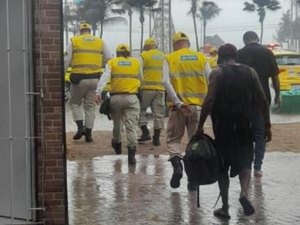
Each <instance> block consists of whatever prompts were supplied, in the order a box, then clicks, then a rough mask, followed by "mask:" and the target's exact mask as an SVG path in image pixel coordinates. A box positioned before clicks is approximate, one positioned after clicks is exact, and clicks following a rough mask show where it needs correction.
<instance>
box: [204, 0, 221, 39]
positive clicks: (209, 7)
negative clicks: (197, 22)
mask: <svg viewBox="0 0 300 225" xmlns="http://www.w3.org/2000/svg"><path fill="white" fill-rule="evenodd" d="M220 11H221V9H220V8H219V6H218V5H217V4H216V3H215V2H213V1H204V2H202V5H201V7H200V8H199V12H200V18H201V19H202V23H203V44H205V38H206V25H207V21H209V20H211V19H213V18H215V17H216V16H217V15H219V13H220Z"/></svg>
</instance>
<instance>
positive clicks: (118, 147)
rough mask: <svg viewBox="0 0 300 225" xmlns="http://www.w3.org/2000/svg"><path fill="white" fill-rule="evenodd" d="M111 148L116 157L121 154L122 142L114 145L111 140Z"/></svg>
mask: <svg viewBox="0 0 300 225" xmlns="http://www.w3.org/2000/svg"><path fill="white" fill-rule="evenodd" d="M111 147H112V148H113V149H114V150H115V153H116V154H117V155H120V154H122V142H119V143H116V142H114V141H113V140H111Z"/></svg>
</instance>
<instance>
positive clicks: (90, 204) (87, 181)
mask: <svg viewBox="0 0 300 225" xmlns="http://www.w3.org/2000/svg"><path fill="white" fill-rule="evenodd" d="M299 162H300V154H295V153H267V154H266V159H265V164H264V176H263V178H261V179H257V178H253V179H252V180H251V185H250V186H251V188H250V190H249V194H250V199H251V201H252V203H253V205H254V207H255V209H256V213H255V214H254V215H253V216H250V217H246V216H244V215H243V213H242V208H241V206H240V204H239V202H238V197H239V190H240V189H239V183H238V178H237V177H236V178H232V179H231V186H230V214H231V220H230V221H229V222H226V221H221V220H219V219H217V218H215V217H214V216H213V210H214V208H213V205H214V203H215V201H216V199H217V196H218V193H219V192H218V187H217V184H216V183H215V184H212V185H209V186H201V188H200V205H201V206H200V208H197V206H196V192H188V191H187V188H186V185H187V181H186V176H184V177H183V179H182V182H181V186H180V188H178V189H171V188H170V187H169V179H170V177H171V174H172V170H171V165H170V163H169V162H168V161H167V156H166V155H156V156H154V155H153V154H144V155H138V157H137V165H136V167H132V166H130V167H129V166H128V164H127V157H126V156H124V155H122V156H114V155H113V156H103V157H95V158H90V159H86V160H80V159H78V160H75V161H70V160H69V161H68V163H67V165H68V190H69V191H68V195H69V217H70V224H72V225H83V224H84V225H102V224H103V225H151V224H153V225H154V224H155V225H156V224H166V225H181V224H182V225H183V224H187V225H188V224H191V225H194V224H195V225H196V224H201V225H202V224H203V225H206V224H260V225H268V224H269V225H274V224H276V225H277V224H278V225H281V224H282V225H291V224H295V225H296V224H300V213H299V212H300V192H299V186H300V163H299ZM220 206H221V201H219V203H218V207H220Z"/></svg>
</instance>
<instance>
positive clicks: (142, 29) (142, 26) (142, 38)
mask: <svg viewBox="0 0 300 225" xmlns="http://www.w3.org/2000/svg"><path fill="white" fill-rule="evenodd" d="M143 41H144V23H141V52H142V51H143Z"/></svg>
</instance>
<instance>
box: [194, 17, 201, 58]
mask: <svg viewBox="0 0 300 225" xmlns="http://www.w3.org/2000/svg"><path fill="white" fill-rule="evenodd" d="M193 23H194V31H195V38H196V47H197V51H198V52H199V50H200V49H199V41H198V31H197V24H196V15H195V14H194V13H193Z"/></svg>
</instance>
